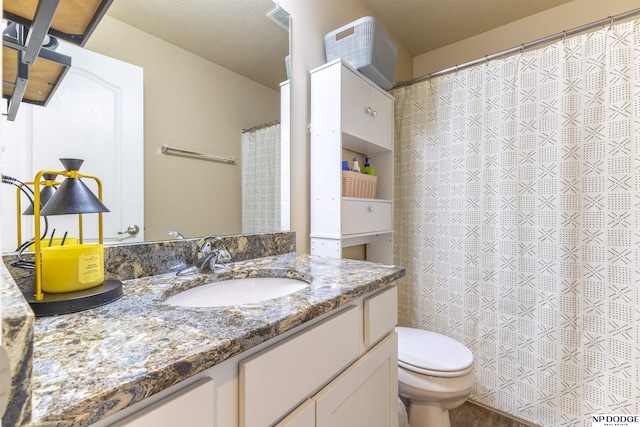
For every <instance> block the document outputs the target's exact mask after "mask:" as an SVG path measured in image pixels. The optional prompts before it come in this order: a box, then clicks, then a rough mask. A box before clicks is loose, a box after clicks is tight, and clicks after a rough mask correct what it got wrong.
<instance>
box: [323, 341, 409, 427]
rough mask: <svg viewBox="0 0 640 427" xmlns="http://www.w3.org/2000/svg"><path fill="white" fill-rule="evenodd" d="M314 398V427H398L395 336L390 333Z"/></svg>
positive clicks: (396, 343)
mask: <svg viewBox="0 0 640 427" xmlns="http://www.w3.org/2000/svg"><path fill="white" fill-rule="evenodd" d="M313 399H314V400H315V401H316V426H317V427H353V426H367V427H397V425H398V338H397V334H396V333H395V332H393V333H391V334H390V335H389V336H388V337H387V338H385V339H384V340H383V341H382V342H381V343H380V344H378V345H377V346H375V347H374V348H373V349H372V350H371V351H369V352H368V353H366V354H365V355H364V356H362V357H361V358H360V359H359V360H358V361H357V362H356V363H354V364H353V365H352V366H351V367H350V368H349V369H347V370H346V371H345V372H343V373H342V374H341V375H340V376H339V377H338V378H336V379H335V380H334V381H332V382H331V383H330V384H329V385H328V386H326V387H325V388H324V389H323V390H322V391H320V393H318V394H317V395H316V396H314V398H313Z"/></svg>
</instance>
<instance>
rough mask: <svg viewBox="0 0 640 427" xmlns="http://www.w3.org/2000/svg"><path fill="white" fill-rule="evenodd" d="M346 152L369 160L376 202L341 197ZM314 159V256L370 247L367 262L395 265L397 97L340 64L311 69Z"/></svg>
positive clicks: (312, 222)
mask: <svg viewBox="0 0 640 427" xmlns="http://www.w3.org/2000/svg"><path fill="white" fill-rule="evenodd" d="M343 150H349V151H352V152H356V153H360V154H362V155H363V156H367V157H370V158H371V166H372V167H373V168H374V170H375V175H376V176H377V188H376V198H375V199H366V198H352V197H343V196H342V171H341V163H342V160H343V158H342V153H343ZM310 154H311V189H310V193H311V253H312V254H314V255H324V256H333V257H341V256H342V248H343V247H349V246H355V245H362V244H366V245H367V260H368V261H375V262H381V263H386V264H391V263H392V262H393V248H392V234H393V97H392V96H391V95H389V94H388V93H387V92H385V91H384V90H382V89H381V88H380V87H378V86H376V85H375V84H374V83H373V82H371V81H370V80H369V79H367V78H366V77H365V76H364V75H362V74H361V73H359V72H358V71H356V70H355V69H353V68H352V67H350V66H349V65H348V64H346V63H344V62H342V61H341V60H339V59H338V60H335V61H332V62H330V63H328V64H325V65H323V66H321V67H319V68H316V69H314V70H312V71H311V150H310ZM349 160H351V159H349ZM349 164H350V165H351V162H349ZM363 166H364V158H361V159H360V167H363Z"/></svg>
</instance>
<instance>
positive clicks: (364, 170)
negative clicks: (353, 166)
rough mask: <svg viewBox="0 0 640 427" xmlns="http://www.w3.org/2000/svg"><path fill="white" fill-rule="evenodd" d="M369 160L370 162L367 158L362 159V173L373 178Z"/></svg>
mask: <svg viewBox="0 0 640 427" xmlns="http://www.w3.org/2000/svg"><path fill="white" fill-rule="evenodd" d="M369 160H371V159H370V158H369V157H365V158H364V167H363V168H362V173H364V174H367V175H371V176H373V175H374V172H373V168H372V167H371V165H370V164H369Z"/></svg>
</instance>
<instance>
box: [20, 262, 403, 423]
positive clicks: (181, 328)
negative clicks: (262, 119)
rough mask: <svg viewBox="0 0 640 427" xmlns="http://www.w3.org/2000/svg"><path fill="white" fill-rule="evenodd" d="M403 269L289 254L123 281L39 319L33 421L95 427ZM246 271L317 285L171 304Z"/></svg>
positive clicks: (394, 276)
mask: <svg viewBox="0 0 640 427" xmlns="http://www.w3.org/2000/svg"><path fill="white" fill-rule="evenodd" d="M403 275H404V269H403V268H401V267H394V266H385V265H380V264H373V263H365V262H359V261H351V260H345V259H328V258H320V257H313V256H308V255H296V254H295V253H289V254H284V255H278V256H271V257H265V258H258V259H253V260H246V261H241V262H236V263H231V264H228V266H227V268H226V269H225V271H224V272H221V273H217V274H212V275H204V274H194V275H186V276H176V275H175V274H163V275H156V276H151V277H145V278H140V279H132V280H126V281H123V288H124V296H123V297H122V298H121V299H119V300H118V301H115V302H113V303H111V304H108V305H105V306H103V307H99V308H96V309H93V310H89V311H85V312H81V313H74V314H68V315H63V316H55V317H42V318H37V319H36V320H35V326H34V345H33V375H32V381H31V386H32V423H33V424H34V425H40V426H44V425H47V426H54V425H60V426H61V425H74V426H86V425H89V424H91V423H94V422H96V421H98V420H100V419H101V418H103V417H105V416H107V415H111V414H114V413H116V412H117V411H119V410H121V409H123V408H125V407H127V406H129V405H131V404H133V403H136V402H139V401H141V400H143V399H144V398H146V397H149V396H151V395H153V394H154V393H157V392H159V391H161V390H163V389H165V388H167V387H169V386H171V385H173V384H176V383H178V382H180V381H183V380H185V379H187V378H189V377H191V376H193V375H195V374H197V373H199V372H202V371H204V370H206V369H208V368H210V367H212V366H214V365H216V364H218V363H220V362H222V361H224V360H226V359H229V358H231V357H233V356H234V355H237V354H239V353H241V352H242V351H244V350H247V349H249V348H251V347H253V346H256V345H258V344H260V343H262V342H264V341H267V340H269V339H270V338H273V337H275V336H277V335H280V334H282V333H284V332H286V331H288V330H290V329H292V328H295V327H296V326H298V325H301V324H303V323H305V322H307V321H309V320H311V319H314V318H316V317H318V316H320V315H322V314H325V313H327V312H329V311H331V310H333V309H335V308H337V307H340V306H341V305H344V304H346V303H348V302H349V301H352V300H354V299H356V298H358V297H360V296H362V295H365V294H367V293H370V292H372V291H375V290H377V289H380V288H382V287H384V286H385V285H387V284H389V283H391V282H392V281H394V280H396V279H398V278H400V277H402V276H403ZM246 276H255V277H261V276H267V277H273V276H275V277H294V278H299V279H303V280H305V281H308V282H310V284H311V285H310V286H309V287H307V288H305V289H303V290H302V291H299V292H296V293H294V294H291V295H288V296H285V297H281V298H277V299H273V300H269V301H268V302H261V303H255V304H247V305H241V306H229V307H213V308H190V307H177V306H171V305H169V304H166V303H165V300H166V299H167V298H168V297H170V296H172V295H174V294H176V293H179V292H181V291H183V290H186V289H189V288H191V287H194V286H198V285H201V284H204V283H209V282H212V281H218V280H224V279H227V278H231V277H246Z"/></svg>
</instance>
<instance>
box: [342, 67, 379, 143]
mask: <svg viewBox="0 0 640 427" xmlns="http://www.w3.org/2000/svg"><path fill="white" fill-rule="evenodd" d="M340 87H341V89H342V98H341V108H342V131H343V132H346V133H348V134H349V135H353V136H355V137H356V138H360V139H362V140H365V141H366V140H368V139H369V136H370V126H371V124H370V121H371V114H370V111H372V110H371V105H370V104H369V89H370V88H369V85H368V84H367V83H366V82H365V81H364V80H362V79H361V78H360V77H358V76H356V75H355V74H354V73H353V71H351V70H349V69H347V68H345V67H342V84H341V85H340ZM346 148H350V147H346Z"/></svg>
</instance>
